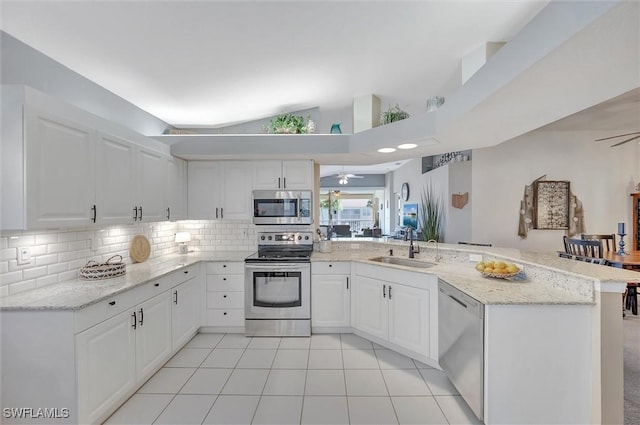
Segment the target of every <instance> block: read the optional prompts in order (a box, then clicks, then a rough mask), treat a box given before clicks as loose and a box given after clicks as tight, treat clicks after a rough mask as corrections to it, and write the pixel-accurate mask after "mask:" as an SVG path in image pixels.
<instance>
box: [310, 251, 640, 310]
mask: <svg viewBox="0 0 640 425" xmlns="http://www.w3.org/2000/svg"><path fill="white" fill-rule="evenodd" d="M332 246H333V250H332V252H331V253H320V252H314V253H313V256H312V261H354V262H360V263H366V264H371V265H378V266H380V265H382V266H383V267H394V268H398V269H402V270H408V271H412V272H417V273H425V274H433V275H436V276H438V277H439V278H441V279H442V280H444V281H445V282H447V283H449V284H451V285H452V286H454V287H456V288H458V289H460V290H461V291H463V292H465V293H467V294H468V295H469V296H471V297H473V298H475V299H477V300H478V301H480V302H482V303H484V304H508V305H512V304H594V303H595V301H594V300H595V295H594V292H595V291H602V292H620V293H622V292H623V291H624V287H626V283H627V282H640V273H638V272H634V271H629V270H622V269H617V268H614V267H608V266H600V265H596V264H590V263H584V262H580V261H575V260H568V259H565V258H560V257H558V256H557V255H554V254H546V253H531V252H523V251H520V250H516V249H506V248H493V247H473V246H468V245H452V244H439V246H438V250H439V255H440V256H442V257H443V258H442V260H441V261H440V262H435V261H434V259H435V252H436V250H435V247H434V244H429V246H426V245H425V244H424V243H422V242H421V243H420V247H421V252H420V253H419V254H416V255H415V260H420V261H427V262H431V263H434V264H435V265H434V266H433V267H429V268H414V267H407V266H401V265H395V264H384V265H383V264H381V263H379V262H374V261H369V259H371V258H374V257H378V256H388V255H389V249H393V251H394V256H395V257H399V258H408V243H407V242H402V241H386V242H377V243H364V242H363V241H360V240H357V239H355V240H349V241H340V242H334V243H333V244H332ZM469 254H480V255H482V257H483V260H504V261H506V262H513V263H516V264H518V265H519V266H520V267H521V268H522V269H523V274H522V275H519V276H517V277H516V278H514V279H511V280H506V279H494V278H487V277H483V276H482V275H481V274H480V273H479V272H478V271H476V270H475V264H476V262H475V261H473V262H472V261H469Z"/></svg>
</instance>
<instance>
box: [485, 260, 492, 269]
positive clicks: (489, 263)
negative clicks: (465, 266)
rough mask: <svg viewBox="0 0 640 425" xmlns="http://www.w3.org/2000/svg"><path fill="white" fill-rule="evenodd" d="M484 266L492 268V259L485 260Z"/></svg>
mask: <svg viewBox="0 0 640 425" xmlns="http://www.w3.org/2000/svg"><path fill="white" fill-rule="evenodd" d="M484 266H485V267H489V268H491V269H492V268H493V267H494V265H493V261H487V262H485V263H484Z"/></svg>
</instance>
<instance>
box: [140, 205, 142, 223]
mask: <svg viewBox="0 0 640 425" xmlns="http://www.w3.org/2000/svg"><path fill="white" fill-rule="evenodd" d="M140 221H142V205H141V206H140Z"/></svg>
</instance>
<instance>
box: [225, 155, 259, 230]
mask: <svg viewBox="0 0 640 425" xmlns="http://www.w3.org/2000/svg"><path fill="white" fill-rule="evenodd" d="M251 164H252V163H251V162H249V161H228V162H222V163H221V164H220V168H221V180H220V185H219V186H218V187H219V190H220V208H221V210H220V218H230V219H241V220H249V219H250V218H251V209H252V207H251Z"/></svg>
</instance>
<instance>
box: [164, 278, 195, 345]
mask: <svg viewBox="0 0 640 425" xmlns="http://www.w3.org/2000/svg"><path fill="white" fill-rule="evenodd" d="M171 292H172V297H173V299H172V304H171V325H172V332H171V335H172V347H173V351H176V350H178V349H180V348H181V347H182V346H183V345H184V344H186V343H187V342H189V340H190V339H191V337H193V336H194V335H195V334H196V333H197V332H198V328H199V327H200V314H199V312H200V296H199V293H200V291H199V285H198V278H192V279H190V280H188V281H186V282H184V283H182V284H180V285H178V286H176V287H175V288H173V289H172V291H171Z"/></svg>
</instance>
